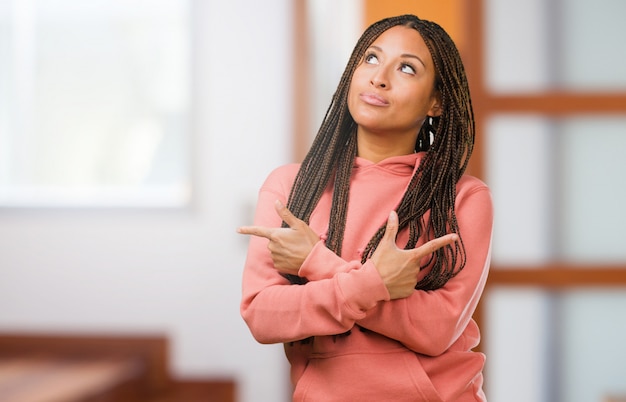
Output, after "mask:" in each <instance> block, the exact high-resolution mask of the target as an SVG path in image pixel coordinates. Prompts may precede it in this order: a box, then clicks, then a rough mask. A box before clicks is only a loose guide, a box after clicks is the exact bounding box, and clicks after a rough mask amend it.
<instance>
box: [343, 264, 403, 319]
mask: <svg viewBox="0 0 626 402" xmlns="http://www.w3.org/2000/svg"><path fill="white" fill-rule="evenodd" d="M337 283H338V286H339V289H340V290H341V293H342V294H343V296H344V297H345V301H346V304H347V305H348V307H349V308H351V309H352V310H354V311H355V312H357V313H361V314H364V313H365V312H366V311H368V310H370V309H372V308H374V307H376V305H377V304H378V303H379V302H381V301H388V300H390V298H391V297H390V295H389V291H388V290H387V287H386V286H385V283H384V282H383V279H382V278H381V277H380V274H379V273H378V271H377V270H376V267H374V264H373V263H372V262H371V261H369V260H368V261H367V262H366V263H365V264H363V266H362V267H361V268H360V269H355V270H352V271H351V272H349V273H342V274H339V275H337Z"/></svg>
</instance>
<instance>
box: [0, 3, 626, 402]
mask: <svg viewBox="0 0 626 402" xmlns="http://www.w3.org/2000/svg"><path fill="white" fill-rule="evenodd" d="M405 12H410V13H414V14H417V15H418V16H420V17H422V18H426V19H431V20H434V21H436V22H438V23H439V24H440V25H442V26H443V27H444V28H445V29H446V30H447V31H448V32H449V33H450V35H451V36H452V37H453V39H454V40H455V42H456V43H457V46H458V47H459V50H460V52H461V54H462V57H463V59H464V62H465V66H466V70H467V73H468V76H469V79H470V84H471V90H472V99H473V102H474V108H475V113H476V123H477V145H476V150H475V154H474V156H473V161H472V165H471V167H470V173H471V174H474V175H476V176H478V177H480V178H481V179H483V180H484V181H486V182H487V184H489V186H490V187H491V189H492V191H493V197H494V203H495V208H496V222H495V232H494V249H493V265H492V271H491V275H490V279H489V282H488V286H487V289H486V291H485V295H484V298H483V301H482V302H481V305H480V307H479V310H478V311H477V313H476V319H477V320H478V321H479V323H480V325H481V327H482V332H483V341H482V343H481V346H480V348H481V350H482V351H484V352H485V353H487V359H488V360H487V367H486V371H485V388H486V393H487V396H488V398H489V400H490V401H492V402H518V401H519V402H529V401H533V402H596V401H597V402H608V401H623V400H626V347H625V346H624V344H623V340H624V339H626V313H625V311H626V239H625V237H626V236H625V235H624V234H623V232H622V230H621V229H622V228H623V227H624V226H626V213H624V212H623V208H624V207H623V206H624V205H626V189H625V187H624V184H625V179H624V172H626V158H624V156H623V153H624V151H623V150H624V149H626V51H625V50H624V47H623V42H624V39H625V38H626V25H624V24H623V15H626V2H623V1H621V0H594V1H593V2H591V1H588V0H527V1H524V2H520V1H514V0H466V1H464V0H441V1H437V2H433V1H428V0H403V1H401V0H397V1H393V2H383V1H380V0H378V1H377V0H342V1H341V2H333V1H331V0H293V1H289V0H266V1H263V2H259V1H253V0H229V1H227V2H226V1H214V0H150V1H147V0H106V1H104V0H92V1H88V2H86V1H78V0H0V335H2V334H9V335H11V334H13V335H15V334H24V336H31V335H41V336H64V335H68V336H69V335H71V336H75V335H77V336H83V337H89V336H99V337H102V336H113V337H116V336H122V337H124V336H128V337H133V336H154V335H156V336H162V337H164V338H165V339H166V340H167V345H168V346H167V348H168V355H169V359H168V361H167V363H166V365H167V370H168V372H169V373H170V374H171V376H172V377H173V378H176V379H181V380H194V379H201V380H203V381H204V380H206V381H210V380H211V379H229V380H232V381H233V382H234V384H235V386H236V400H238V401H242V402H264V401H267V402H275V401H286V400H289V395H290V390H289V384H288V368H287V364H286V361H285V358H284V356H283V352H282V346H281V345H259V344H257V343H256V342H255V341H254V340H253V339H252V337H251V336H250V334H249V332H248V330H247V328H246V326H245V324H244V323H243V321H242V319H241V318H240V315H239V298H240V281H241V271H242V267H243V263H244V259H245V253H246V246H247V239H246V238H244V237H241V236H238V235H237V234H236V233H235V228H236V227H237V226H239V225H242V224H247V223H250V222H251V220H252V214H253V208H254V204H255V201H256V194H257V191H258V188H259V187H260V185H261V183H262V182H263V180H264V179H265V177H266V175H267V174H268V173H269V172H270V171H271V170H272V169H273V168H275V167H277V166H278V165H281V164H283V163H287V162H291V161H299V160H301V158H302V157H303V155H304V153H305V152H306V150H307V148H308V145H309V144H310V141H311V139H312V137H313V135H314V134H315V132H316V129H317V126H318V125H319V123H320V121H321V118H322V117H323V114H324V112H325V111H326V108H327V106H328V104H329V102H330V98H331V96H332V94H333V92H334V89H335V87H336V85H337V83H338V81H339V77H340V75H341V73H342V71H343V68H344V66H345V63H346V62H347V60H348V57H349V55H350V52H351V50H352V47H353V46H354V44H355V42H356V40H357V39H358V37H359V35H360V33H361V32H362V30H363V29H364V28H365V27H366V26H367V25H369V24H370V23H371V22H373V21H375V20H378V19H380V18H382V17H386V16H391V15H396V14H400V13H405ZM0 345H1V343H0ZM2 352H7V351H6V350H4V351H3V350H0V354H1V353H2ZM0 375H1V374H0ZM0 384H1V378H0ZM0 391H1V389H0ZM181 401H182V400H181Z"/></svg>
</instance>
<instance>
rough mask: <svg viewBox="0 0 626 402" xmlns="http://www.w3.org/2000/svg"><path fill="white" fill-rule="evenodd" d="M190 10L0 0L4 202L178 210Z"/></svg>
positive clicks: (186, 184)
mask: <svg viewBox="0 0 626 402" xmlns="http://www.w3.org/2000/svg"><path fill="white" fill-rule="evenodd" d="M190 13H191V10H190V5H189V2H188V1H183V0H151V1H142V0H106V1H81V0H56V1H54V2H51V1H48V0H11V1H3V2H0V59H1V60H2V61H3V62H2V63H0V88H2V90H1V91H0V205H2V206H166V207H177V206H184V205H185V204H186V203H188V202H189V198H190V193H191V183H190V176H191V175H190V151H189V148H190V133H189V131H190V124H189V118H190V113H189V110H190V97H191V96H190V88H191V83H190V80H191V78H190V74H191V65H190V52H191V49H190V44H191V27H190Z"/></svg>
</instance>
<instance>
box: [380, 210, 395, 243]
mask: <svg viewBox="0 0 626 402" xmlns="http://www.w3.org/2000/svg"><path fill="white" fill-rule="evenodd" d="M397 235H398V214H397V213H396V211H391V212H390V213H389V218H388V219H387V226H386V227H385V234H384V235H383V238H382V241H386V242H392V243H393V244H395V243H396V236H397Z"/></svg>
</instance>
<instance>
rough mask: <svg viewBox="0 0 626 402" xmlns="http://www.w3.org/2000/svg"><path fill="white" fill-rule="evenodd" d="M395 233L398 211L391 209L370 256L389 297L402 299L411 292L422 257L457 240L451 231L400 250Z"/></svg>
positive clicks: (396, 232)
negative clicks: (380, 237) (383, 230)
mask: <svg viewBox="0 0 626 402" xmlns="http://www.w3.org/2000/svg"><path fill="white" fill-rule="evenodd" d="M397 235H398V215H397V214H396V212H395V211H391V213H390V214H389V219H388V220H387V227H386V229H385V234H384V236H383V238H382V239H381V240H380V243H379V244H378V247H377V248H376V251H374V254H373V255H372V258H371V260H372V262H373V263H374V266H375V267H376V269H377V270H378V273H379V274H380V276H381V277H382V279H383V282H384V283H385V286H386V287H387V291H388V292H389V295H390V296H391V299H392V300H393V299H402V298H405V297H408V296H410V295H411V294H412V293H413V291H414V290H415V285H416V284H417V276H418V274H419V272H420V261H421V260H422V258H424V257H425V256H427V255H429V254H432V253H433V252H434V251H436V250H438V249H439V248H441V247H444V246H446V245H448V244H452V243H454V242H455V241H457V240H458V235H456V234H454V233H452V234H447V235H445V236H441V237H438V238H436V239H433V240H430V241H429V242H427V243H424V244H423V245H421V246H420V247H417V248H414V249H411V250H404V249H401V248H399V247H398V246H397V245H396V236H397Z"/></svg>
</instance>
